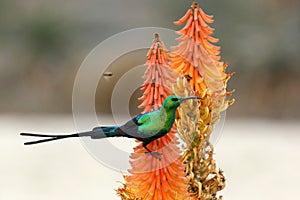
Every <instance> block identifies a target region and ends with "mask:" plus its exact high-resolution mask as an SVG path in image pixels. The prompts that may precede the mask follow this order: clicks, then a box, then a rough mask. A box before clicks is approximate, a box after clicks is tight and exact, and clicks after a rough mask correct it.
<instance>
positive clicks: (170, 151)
mask: <svg viewBox="0 0 300 200" xmlns="http://www.w3.org/2000/svg"><path fill="white" fill-rule="evenodd" d="M147 59H148V60H147V62H146V64H145V65H147V66H148V68H147V70H146V72H145V74H144V76H143V78H145V82H144V84H143V86H142V88H141V90H143V91H144V94H143V96H142V97H140V98H139V100H141V101H142V103H141V104H140V106H139V107H140V108H144V111H143V113H145V112H148V111H151V110H153V109H158V108H159V107H160V106H161V105H162V102H163V100H164V99H165V97H166V96H168V95H170V94H172V90H171V87H170V84H171V83H173V82H174V76H173V75H172V73H171V70H170V69H169V66H168V64H167V59H168V58H167V53H166V48H165V46H164V44H163V42H162V41H161V40H160V39H159V36H158V34H155V38H154V41H153V44H152V46H151V48H150V50H149V52H148V55H147ZM174 130H175V129H174V128H173V129H172V130H171V131H170V132H169V133H168V134H167V135H165V136H163V137H161V138H159V139H157V140H155V141H153V142H152V143H150V144H149V145H148V148H149V149H150V150H151V151H158V152H159V153H160V154H161V158H160V160H159V159H157V158H155V157H153V156H152V155H150V154H145V149H144V148H143V147H142V144H140V145H138V146H137V147H136V148H134V153H132V154H131V161H130V164H131V167H132V168H131V169H130V170H129V172H130V174H131V175H129V176H124V178H125V181H126V183H125V184H124V186H123V187H122V188H119V189H118V190H117V192H118V194H119V196H121V198H122V199H123V200H139V199H141V200H167V199H174V200H175V199H186V198H187V197H188V196H187V195H188V193H187V191H188V178H187V177H186V174H185V172H184V169H185V165H184V164H183V163H182V161H181V156H180V150H179V148H178V147H177V144H178V141H177V138H176V137H175V132H174Z"/></svg>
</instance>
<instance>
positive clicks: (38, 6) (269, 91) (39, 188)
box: [0, 0, 300, 200]
mask: <svg viewBox="0 0 300 200" xmlns="http://www.w3.org/2000/svg"><path fill="white" fill-rule="evenodd" d="M191 2H192V1H183V0H163V1H161V0H160V1H159V0H152V1H138V0H126V1H123V0H99V1H97V0H87V1H80V0H65V1H58V0H52V1H45V0H44V1H37V0H27V1H16V0H1V1H0V44H1V45H0V92H1V98H0V124H1V132H0V150H1V151H0V159H1V165H0V199H1V200H2V199H4V200H7V199H9V200H10V199H12V200H16V199H22V200H23V199H31V200H33V199H117V197H116V196H115V192H114V190H113V189H115V188H116V187H117V186H118V183H117V181H122V177H121V175H120V173H119V172H116V171H112V170H110V169H108V168H105V167H104V166H102V165H100V164H99V163H98V162H96V161H95V160H93V158H92V157H91V156H90V155H89V154H88V153H87V152H86V151H85V150H84V148H83V147H82V146H81V145H80V142H78V141H76V140H71V141H63V142H61V143H53V144H51V145H50V144H49V145H39V146H36V147H29V148H25V147H23V146H22V142H23V138H20V137H19V136H18V133H19V132H20V131H24V130H25V131H35V132H40V131H42V132H55V133H60V132H72V131H75V126H74V124H73V119H72V88H73V83H74V80H75V76H76V73H77V70H78V69H79V67H80V64H81V62H82V61H83V60H84V58H85V57H86V56H87V55H88V53H89V52H90V51H91V50H92V49H93V48H94V47H95V46H96V45H97V44H99V43H100V42H101V41H103V40H105V39H106V38H108V37H110V36H111V35H113V34H117V33H119V32H122V31H125V30H128V29H131V28H137V27H147V26H154V27H165V28H169V29H174V30H178V28H179V27H176V26H175V25H173V23H172V22H173V21H175V20H177V19H179V18H180V17H181V16H182V15H183V14H184V13H185V11H186V10H187V9H188V7H189V6H190V4H191ZM198 2H199V3H200V6H201V7H202V8H204V10H205V11H206V12H207V13H208V14H213V15H214V16H215V20H216V21H215V23H214V24H213V27H215V28H216V31H215V34H214V36H216V37H217V38H220V42H219V43H218V44H219V45H220V46H222V58H223V60H224V61H226V62H227V63H229V64H230V67H229V71H234V72H236V75H235V76H233V77H232V79H231V80H230V82H229V86H228V87H229V89H236V92H235V93H234V97H235V99H236V103H235V104H234V105H233V106H232V107H230V108H229V109H228V111H227V121H226V123H225V127H224V130H223V137H222V138H221V139H220V141H219V143H218V144H217V146H216V157H217V161H218V163H219V167H220V168H222V169H224V171H225V175H226V177H227V180H228V186H227V187H226V189H225V191H224V196H225V199H288V197H290V199H291V198H293V197H294V196H296V195H297V194H298V191H297V188H296V186H297V185H299V183H298V180H299V178H300V175H299V172H298V171H299V170H298V169H299V167H300V163H299V159H300V156H299V151H300V145H299V144H300V135H299V134H300V120H299V119H300V106H299V103H300V92H299V87H300V66H299V63H300V56H299V55H300V40H299V35H300V14H299V13H300V9H299V8H300V4H299V1H297V0H253V1H239V0H227V1H217V0H209V1H208V0H201V1H198ZM162 39H163V38H162ZM151 40H152V38H149V46H150V44H151ZM111 51H113V49H108V50H107V53H108V54H109V53H110V52H111ZM139 59H141V60H145V61H146V55H144V57H143V55H141V57H140V58H139ZM123 65H124V68H123V66H121V65H120V66H119V68H120V71H121V72H122V70H124V69H125V68H126V66H127V67H128V66H130V60H128V63H126V62H124V63H123ZM87 89H88V88H87ZM105 94H109V91H107V93H105ZM101 95H103V93H99V92H98V93H97V98H96V106H97V110H98V111H99V112H98V114H103V115H104V114H107V115H109V113H110V110H109V109H108V108H109V105H107V103H108V101H106V102H103V101H102V100H101V99H102V96H101ZM133 103H134V102H133ZM136 112H137V111H136ZM124 142H126V140H124Z"/></svg>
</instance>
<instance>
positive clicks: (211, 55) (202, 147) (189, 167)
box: [170, 2, 234, 200]
mask: <svg viewBox="0 0 300 200" xmlns="http://www.w3.org/2000/svg"><path fill="white" fill-rule="evenodd" d="M213 21H214V20H213V16H212V15H207V14H206V13H205V12H204V11H203V10H202V9H201V8H199V7H198V4H197V3H196V2H194V3H193V4H192V6H191V8H190V9H188V11H187V12H186V14H185V15H184V16H183V17H182V18H181V19H179V20H178V21H176V22H175V24H176V25H183V24H184V23H185V25H184V27H183V28H182V29H181V30H179V31H178V32H177V33H178V34H179V35H180V36H179V37H178V38H177V41H178V42H179V44H178V45H177V46H175V47H173V52H172V54H171V62H170V66H171V67H172V68H173V69H175V70H176V71H177V72H178V73H180V74H181V75H182V76H183V77H185V78H178V79H177V82H176V84H174V85H173V90H174V92H175V93H176V94H178V95H181V96H187V95H190V94H196V95H198V96H200V97H202V100H201V103H195V102H194V103H189V104H188V103H185V104H183V105H182V106H181V107H180V108H179V112H178V113H179V119H178V120H177V121H176V125H177V127H178V131H179V135H180V137H181V139H182V140H183V141H184V142H185V143H186V148H185V152H184V155H183V160H184V163H185V164H186V169H185V171H186V173H187V177H188V178H189V184H190V187H189V192H190V193H191V194H196V196H197V198H198V199H201V200H214V199H216V198H217V192H218V191H220V190H222V189H223V188H224V187H225V179H224V176H223V173H222V171H221V170H217V168H216V163H215V161H214V158H213V153H214V148H213V145H212V144H211V143H210V141H209V139H210V135H211V133H212V130H213V128H214V125H215V124H216V123H217V122H218V120H219V118H220V113H221V112H222V111H224V110H226V109H227V107H228V106H229V105H231V104H232V103H233V102H234V101H233V100H230V99H229V96H230V94H231V93H232V92H228V91H227V90H226V87H227V84H226V83H227V81H228V79H229V78H230V77H231V76H232V75H233V73H231V74H226V72H225V69H226V67H227V65H226V64H224V63H223V62H221V61H220V59H221V57H220V55H219V54H220V47H219V46H216V45H214V44H213V43H216V42H218V39H216V38H214V37H212V35H213V32H214V29H213V28H211V27H210V26H209V24H211V23H213ZM221 198H222V197H220V199H221Z"/></svg>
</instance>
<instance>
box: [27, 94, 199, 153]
mask: <svg viewBox="0 0 300 200" xmlns="http://www.w3.org/2000/svg"><path fill="white" fill-rule="evenodd" d="M189 99H200V98H199V97H197V96H188V97H180V96H176V95H171V96H168V97H167V98H166V99H165V100H164V102H163V104H162V106H161V107H160V109H158V110H154V111H150V112H147V113H144V114H139V115H137V116H135V117H134V118H132V119H131V120H129V121H128V122H127V123H125V124H124V125H122V126H100V127H96V128H93V129H92V130H91V131H87V132H81V133H75V134H69V135H45V134H35V133H21V135H22V136H36V137H50V138H47V139H41V140H36V141H31V142H25V143H24V145H31V144H38V143H42V142H49V141H52V140H60V139H64V138H70V137H91V138H92V139H101V138H108V137H127V138H135V139H137V140H139V141H141V142H142V143H143V147H144V148H145V149H146V150H147V152H149V153H151V154H153V153H155V152H151V151H150V149H148V148H147V145H148V144H149V143H150V142H152V141H154V140H156V139H158V138H160V137H162V136H164V135H166V134H167V133H168V132H169V131H170V129H171V127H172V125H173V123H174V121H175V116H176V109H177V107H178V106H179V105H180V103H181V102H183V101H186V100H189Z"/></svg>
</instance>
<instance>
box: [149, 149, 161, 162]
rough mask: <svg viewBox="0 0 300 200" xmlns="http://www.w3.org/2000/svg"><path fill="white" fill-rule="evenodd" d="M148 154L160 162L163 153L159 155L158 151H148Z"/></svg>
mask: <svg viewBox="0 0 300 200" xmlns="http://www.w3.org/2000/svg"><path fill="white" fill-rule="evenodd" d="M145 153H146V154H151V156H153V157H154V158H157V159H158V160H160V159H161V153H158V152H157V151H155V152H154V151H147V152H145Z"/></svg>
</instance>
